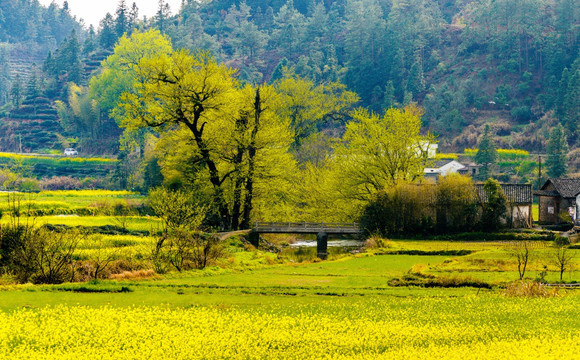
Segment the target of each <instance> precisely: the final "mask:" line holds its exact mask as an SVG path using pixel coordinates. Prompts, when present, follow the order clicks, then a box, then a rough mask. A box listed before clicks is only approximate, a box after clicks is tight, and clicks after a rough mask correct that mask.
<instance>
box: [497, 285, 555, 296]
mask: <svg viewBox="0 0 580 360" xmlns="http://www.w3.org/2000/svg"><path fill="white" fill-rule="evenodd" d="M503 294H504V295H505V296H509V297H555V296H559V293H558V288H548V287H547V286H544V285H542V284H540V283H539V282H536V281H514V282H512V283H510V284H508V285H507V286H506V288H505V290H504V291H503Z"/></svg>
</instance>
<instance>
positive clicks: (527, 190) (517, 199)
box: [475, 184, 534, 204]
mask: <svg viewBox="0 0 580 360" xmlns="http://www.w3.org/2000/svg"><path fill="white" fill-rule="evenodd" d="M475 188H476V189H477V193H478V195H479V198H480V199H481V201H483V202H484V203H485V202H487V193H486V192H485V191H483V184H475ZM501 188H502V190H503V192H504V194H505V196H506V197H507V199H508V201H509V202H510V203H511V204H531V203H532V201H533V200H534V198H533V196H532V184H501Z"/></svg>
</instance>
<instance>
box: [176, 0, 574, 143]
mask: <svg viewBox="0 0 580 360" xmlns="http://www.w3.org/2000/svg"><path fill="white" fill-rule="evenodd" d="M577 5H578V4H577V2H576V1H575V0H498V1H489V0H480V1H469V0H439V1H433V0H413V1H411V0H383V1H380V0H347V1H325V2H318V3H317V2H315V1H303V0H302V1H296V2H293V1H292V0H288V1H286V2H283V1H281V0H278V1H258V0H249V1H247V2H238V1H231V0H227V1H213V2H212V3H210V4H208V5H199V4H197V3H195V2H189V4H188V5H187V6H186V7H185V8H184V9H183V10H182V11H181V12H180V14H179V16H177V17H176V18H175V21H174V23H173V24H171V26H169V27H168V28H167V33H168V34H170V35H171V37H172V38H173V39H174V42H175V44H176V45H178V46H181V47H187V48H210V49H212V50H213V51H214V52H215V53H216V54H219V57H220V59H221V60H222V61H225V62H227V63H229V64H231V65H233V66H235V67H237V68H239V69H240V72H241V74H242V77H243V78H245V79H246V80H247V81H249V82H256V83H260V82H262V81H272V80H273V79H275V78H276V77H278V76H279V75H280V68H281V67H282V66H283V65H286V66H293V67H294V70H295V72H296V73H297V74H298V75H300V76H304V77H308V78H311V79H313V80H315V81H317V82H328V81H335V80H341V81H343V82H345V83H346V84H347V85H348V87H349V88H350V89H352V90H354V91H356V92H357V93H358V94H359V95H360V96H361V98H362V102H363V105H364V106H368V107H370V108H371V109H373V110H375V111H377V112H381V111H382V109H384V108H386V107H389V106H399V105H401V104H405V103H408V102H411V101H416V102H418V103H419V104H421V105H422V106H423V107H424V109H425V116H424V122H425V125H426V127H427V128H428V129H430V130H431V131H433V132H435V133H436V134H438V135H440V140H441V141H442V143H443V145H454V146H453V147H455V148H462V147H465V146H475V145H476V140H477V135H478V133H480V132H481V130H482V128H483V126H482V125H483V123H485V122H490V121H492V120H493V122H494V123H495V128H496V131H497V132H498V133H499V135H510V134H511V133H512V132H514V134H513V136H509V137H503V138H502V139H501V141H502V142H503V145H506V146H507V145H509V146H514V147H521V148H526V149H530V150H541V149H542V148H543V147H544V145H545V143H544V140H543V139H544V138H545V137H547V130H548V128H549V127H550V126H553V125H554V124H553V122H554V121H559V122H561V123H562V124H563V125H564V126H565V127H566V128H567V130H568V138H569V141H570V143H571V145H573V144H575V143H576V141H577V139H578V130H577V126H578V123H579V122H580V121H579V115H578V113H579V111H578V109H579V107H580V99H579V96H580V95H579V92H580V75H578V74H579V72H578V71H580V60H578V49H579V46H578V45H579V41H580V37H579V35H580V10H579V7H578V6H577ZM530 124H532V125H530ZM470 125H473V126H470ZM531 134H533V135H534V136H530V135H531ZM538 134H539V136H537V135H538ZM458 135H459V136H458Z"/></svg>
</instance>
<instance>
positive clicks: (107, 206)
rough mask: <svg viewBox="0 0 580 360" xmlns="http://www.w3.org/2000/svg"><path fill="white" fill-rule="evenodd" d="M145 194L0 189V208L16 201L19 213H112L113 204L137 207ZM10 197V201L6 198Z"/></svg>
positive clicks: (11, 206) (7, 208) (6, 208)
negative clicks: (26, 191) (3, 190)
mask: <svg viewBox="0 0 580 360" xmlns="http://www.w3.org/2000/svg"><path fill="white" fill-rule="evenodd" d="M145 199H146V198H145V196H143V195H140V194H138V193H135V192H131V191H113V190H62V191H41V192H38V193H7V192H0V212H4V213H9V212H11V211H13V209H14V204H15V201H16V204H17V205H18V208H19V210H20V212H21V213H23V214H26V213H28V212H30V213H31V215H38V216H42V215H66V214H75V215H112V214H113V213H115V208H119V207H129V208H133V209H135V208H139V207H142V206H143V204H144V202H145ZM9 200H10V201H9Z"/></svg>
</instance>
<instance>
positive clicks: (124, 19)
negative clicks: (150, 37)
mask: <svg viewBox="0 0 580 360" xmlns="http://www.w3.org/2000/svg"><path fill="white" fill-rule="evenodd" d="M128 12H129V9H127V4H126V3H125V0H121V1H119V6H117V11H116V15H117V18H116V19H115V33H116V34H117V37H121V36H123V34H124V33H125V32H128V31H129V18H128Z"/></svg>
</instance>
